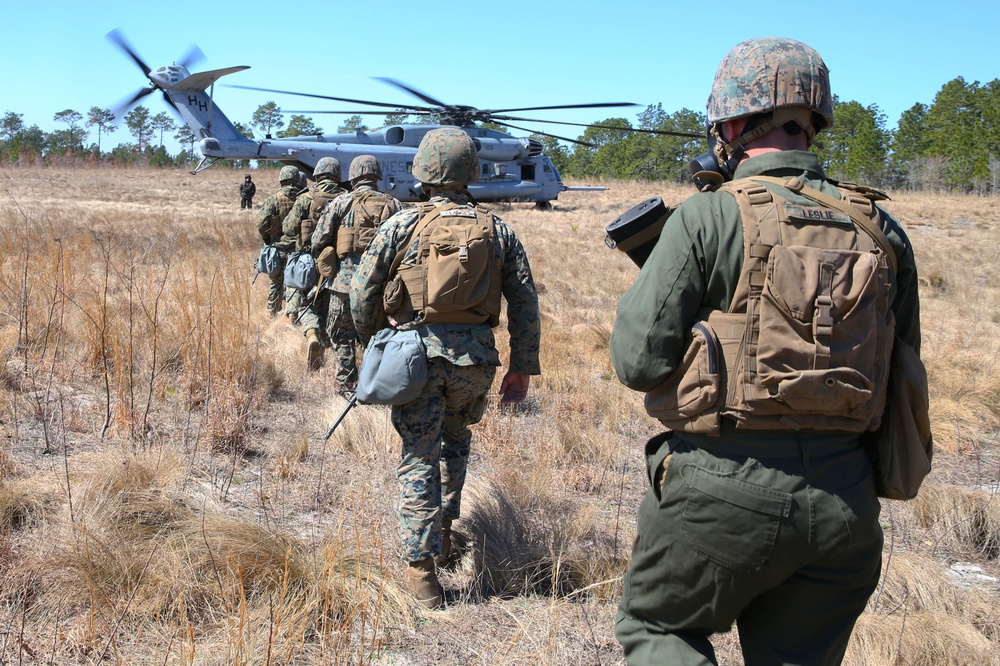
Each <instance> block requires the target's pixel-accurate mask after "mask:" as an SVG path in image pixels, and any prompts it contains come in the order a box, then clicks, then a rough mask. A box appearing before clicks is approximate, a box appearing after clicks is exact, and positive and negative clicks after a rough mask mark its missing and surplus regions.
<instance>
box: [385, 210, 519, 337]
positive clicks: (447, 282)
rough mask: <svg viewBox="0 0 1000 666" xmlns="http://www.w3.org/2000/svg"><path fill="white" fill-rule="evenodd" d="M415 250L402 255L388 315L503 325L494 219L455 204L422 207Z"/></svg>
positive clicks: (393, 275) (389, 289) (389, 290)
mask: <svg viewBox="0 0 1000 666" xmlns="http://www.w3.org/2000/svg"><path fill="white" fill-rule="evenodd" d="M419 210H420V212H419V215H418V217H417V223H416V225H415V227H414V229H413V232H412V235H411V236H410V241H409V244H408V248H409V247H413V246H416V249H417V253H416V257H415V258H414V259H412V260H411V262H409V263H402V260H403V257H404V256H405V255H407V254H409V251H408V249H404V250H402V251H400V252H399V253H398V254H397V256H396V260H395V261H394V262H393V265H392V269H391V270H390V272H389V282H388V283H387V284H386V288H385V292H384V295H383V305H384V306H385V312H386V314H388V315H392V316H393V317H394V318H395V319H397V320H398V321H411V320H419V321H420V322H421V323H449V324H481V323H488V324H489V325H490V326H496V325H497V324H499V322H500V296H501V268H502V266H501V262H499V261H498V260H497V257H496V239H495V236H496V229H495V226H494V223H493V214H492V213H491V212H490V211H489V210H487V209H486V208H483V207H482V206H476V207H475V208H469V207H467V206H459V205H457V204H454V203H449V204H445V205H444V206H435V205H434V204H430V203H424V204H420V206H419Z"/></svg>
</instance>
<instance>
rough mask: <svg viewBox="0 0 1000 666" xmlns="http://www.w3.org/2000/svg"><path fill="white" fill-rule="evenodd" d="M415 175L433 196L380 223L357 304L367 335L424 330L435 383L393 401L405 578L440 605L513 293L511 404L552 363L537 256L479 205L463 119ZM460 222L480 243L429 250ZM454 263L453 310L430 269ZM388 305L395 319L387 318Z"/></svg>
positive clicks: (438, 135)
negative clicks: (443, 568) (462, 274)
mask: <svg viewBox="0 0 1000 666" xmlns="http://www.w3.org/2000/svg"><path fill="white" fill-rule="evenodd" d="M413 175H414V176H416V178H417V179H418V180H420V182H421V183H423V187H424V191H425V192H427V194H428V195H430V201H429V202H427V203H425V204H421V205H419V206H417V207H416V208H411V209H405V210H403V211H401V212H399V213H397V214H396V215H394V216H393V217H392V218H390V219H389V220H388V221H387V222H386V223H385V224H383V225H382V226H381V227H379V229H378V231H377V232H376V234H375V238H374V239H373V240H372V243H371V245H369V247H368V249H367V251H366V252H365V253H364V255H362V257H361V261H360V263H359V264H358V266H357V269H356V270H355V273H354V278H353V280H352V281H351V313H352V314H353V316H354V323H355V325H356V326H357V330H358V333H359V334H360V336H361V338H362V340H363V341H365V342H367V341H368V339H369V338H371V337H372V336H373V335H374V334H375V333H376V331H377V330H378V329H379V328H381V327H383V326H385V325H386V323H388V325H391V326H393V327H396V328H400V329H417V330H419V331H420V337H421V340H422V342H423V345H424V347H425V351H426V354H427V374H428V380H427V384H426V386H425V387H424V388H423V391H422V393H421V394H420V395H419V396H418V397H417V398H415V399H414V400H413V401H411V402H409V403H407V404H404V405H394V406H393V407H392V424H393V427H394V428H395V429H396V432H397V433H398V434H399V436H400V438H401V439H402V460H401V461H400V463H399V466H398V467H397V470H396V474H397V479H398V483H399V493H400V506H399V521H400V524H399V528H400V538H401V541H402V550H403V556H404V558H405V559H406V561H407V562H408V566H407V568H406V571H405V573H404V576H403V581H404V584H405V585H406V587H407V588H408V589H409V590H410V591H411V592H413V594H414V595H415V596H416V597H417V599H418V600H419V601H420V602H421V603H422V604H423V605H424V606H426V607H428V608H433V607H436V606H439V605H440V604H441V603H442V602H443V592H442V590H441V586H440V584H439V582H438V577H437V566H438V565H439V564H444V563H446V562H447V561H448V560H449V558H450V557H451V554H452V543H451V530H452V523H453V521H455V520H457V519H458V518H459V516H460V509H461V497H462V488H463V486H464V484H465V475H466V468H467V466H468V461H469V451H470V444H471V440H472V433H471V432H470V431H469V426H470V425H472V424H474V423H477V422H478V421H479V420H480V419H481V418H482V416H483V412H484V410H485V406H486V392H487V391H488V390H489V388H490V386H491V385H492V382H493V379H494V376H495V374H496V368H497V367H498V366H500V355H499V353H498V352H497V349H496V344H495V340H494V337H493V328H494V327H495V326H497V325H498V323H499V318H500V299H501V293H502V294H503V297H504V298H506V300H507V318H508V331H509V333H510V367H509V370H508V372H507V374H506V375H505V376H504V378H503V381H502V382H501V384H500V393H501V394H502V396H503V397H502V401H503V402H512V403H513V402H520V401H522V400H524V398H525V396H527V393H528V386H529V382H530V376H531V375H537V374H539V372H540V370H539V361H538V351H539V339H540V328H539V320H540V315H539V310H538V295H537V293H536V291H535V284H534V281H533V280H532V277H531V269H530V267H529V265H528V258H527V256H526V255H525V252H524V248H523V247H522V246H521V243H520V241H519V240H518V238H517V236H516V235H515V233H514V231H513V230H512V229H511V228H510V227H508V226H507V225H506V224H504V223H503V221H502V220H500V218H498V217H496V216H495V215H493V213H492V212H490V211H489V210H487V209H485V208H483V207H481V206H475V205H473V203H472V199H471V195H470V194H469V191H468V188H467V186H468V185H469V184H470V183H474V182H476V181H477V180H478V179H479V157H478V155H477V154H476V147H475V144H474V143H473V142H472V139H471V138H470V137H469V135H468V134H467V133H465V132H464V131H462V130H461V129H458V128H455V127H443V128H440V129H436V130H432V131H430V132H428V133H427V134H426V135H425V136H424V138H423V139H422V140H421V142H420V146H419V147H418V148H417V154H416V156H415V158H414V160H413ZM453 225H454V226H453ZM452 231H457V232H461V233H459V235H460V236H463V237H465V238H467V239H468V238H472V237H475V239H476V241H477V242H475V243H473V242H472V241H470V242H469V243H468V244H466V245H463V248H460V251H459V252H456V253H451V255H450V258H448V257H445V256H444V255H442V254H441V253H438V252H425V249H426V250H429V249H430V246H432V245H434V243H436V242H437V241H436V240H435V239H436V238H440V237H448V236H450V235H453V234H450V233H449V232H452ZM438 232H441V233H440V235H438ZM478 241H483V242H478ZM451 261H464V265H463V269H464V270H465V271H466V272H467V273H468V274H470V277H469V280H471V281H469V280H466V279H460V280H458V281H457V282H456V283H455V284H456V286H457V289H456V290H454V291H450V292H449V294H453V295H457V298H458V301H457V302H451V303H450V306H449V307H454V308H455V309H454V310H449V311H448V312H443V311H442V310H444V309H447V308H445V307H444V306H443V303H442V302H441V298H442V295H441V294H439V293H437V292H436V290H431V289H429V288H428V284H429V282H430V281H431V278H429V277H427V276H436V277H435V278H434V281H435V282H436V281H437V278H438V277H442V276H443V275H442V274H444V273H448V274H449V275H450V276H454V275H455V273H454V272H453V271H452V269H453V268H454V264H452V263H450V262H451ZM437 262H440V263H437ZM394 264H395V265H394ZM420 275H423V276H424V278H423V279H420V277H419V276H420ZM404 277H405V278H406V279H405V280H404ZM459 294H460V295H459ZM470 294H475V298H468V296H469V295H470ZM445 298H447V296H445ZM383 308H384V310H385V313H386V315H387V316H388V319H387V321H386V320H383V319H382V318H381V317H380V316H379V313H380V311H381V310H382V309H383ZM436 559H437V561H435V560H436Z"/></svg>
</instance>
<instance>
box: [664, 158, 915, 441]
mask: <svg viewBox="0 0 1000 666" xmlns="http://www.w3.org/2000/svg"><path fill="white" fill-rule="evenodd" d="M765 184H768V185H772V186H775V185H776V186H778V187H777V188H774V189H770V188H768V187H766V186H765ZM781 188H787V189H788V190H790V191H792V192H794V193H797V194H800V195H801V196H803V197H805V198H807V199H810V200H812V201H813V202H815V203H817V204H818V205H815V206H809V205H806V206H803V205H799V204H795V203H793V202H791V201H789V200H787V199H785V198H784V197H783V196H781V194H780V192H781V191H782V190H781ZM838 188H839V189H840V194H841V198H840V199H837V198H834V197H830V196H828V195H825V194H823V193H822V192H820V191H819V190H815V189H812V188H809V187H806V186H805V185H804V183H803V182H802V181H801V180H799V179H798V178H791V179H783V178H773V177H766V176H758V177H754V178H747V179H741V180H736V181H732V182H729V183H726V184H724V185H723V186H722V187H721V189H722V190H725V191H727V192H729V193H731V194H732V195H733V196H734V197H735V198H736V201H737V203H738V205H739V208H740V213H741V215H742V218H743V235H744V263H743V270H742V273H741V274H740V278H739V282H738V284H737V287H736V291H735V294H734V296H733V299H732V302H731V303H730V305H729V309H728V311H726V312H723V311H719V310H715V311H711V312H707V313H703V315H704V316H702V317H701V318H700V319H699V321H697V322H696V323H695V324H694V326H693V328H692V330H691V332H690V338H689V344H688V347H687V350H686V352H685V355H684V358H683V360H682V362H681V364H680V366H679V367H678V368H677V370H675V371H674V372H673V373H672V374H671V376H670V377H669V378H668V379H667V380H666V381H665V382H664V383H663V384H662V385H660V386H658V387H657V388H656V389H654V390H653V391H650V392H649V393H648V394H646V400H645V402H646V410H647V412H648V413H649V414H650V415H651V416H653V417H655V418H657V419H659V420H660V421H661V422H662V423H663V424H664V425H665V426H667V427H668V428H670V429H672V430H681V431H685V432H696V433H705V434H718V433H719V429H720V419H721V417H722V416H725V417H727V418H729V419H731V420H732V421H734V422H735V424H736V427H737V428H743V429H751V430H762V429H764V430H782V429H791V430H799V429H802V428H806V429H814V430H839V431H848V432H864V431H868V430H875V429H877V428H878V427H879V424H880V421H881V418H882V415H883V412H884V408H885V402H886V386H887V378H888V373H889V359H890V353H891V350H892V345H893V332H894V328H895V319H894V317H893V313H892V310H891V309H890V307H889V306H890V288H891V275H894V274H895V273H896V265H895V261H896V257H895V253H894V252H893V250H892V248H891V246H890V245H889V243H888V240H887V239H886V238H885V235H884V234H883V233H882V231H881V228H880V227H879V226H878V220H879V211H878V208H877V207H876V206H875V201H878V200H881V199H885V198H887V197H886V196H885V195H884V194H882V193H880V192H878V191H876V190H871V189H868V188H863V187H859V186H851V185H846V184H845V185H839V186H838Z"/></svg>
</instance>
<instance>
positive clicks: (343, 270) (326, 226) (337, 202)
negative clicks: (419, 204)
mask: <svg viewBox="0 0 1000 666" xmlns="http://www.w3.org/2000/svg"><path fill="white" fill-rule="evenodd" d="M366 193H367V194H368V195H369V196H372V197H379V198H381V199H382V201H383V202H384V205H385V208H384V212H383V215H384V219H383V220H375V224H376V225H377V224H379V223H380V222H384V221H385V220H388V219H389V218H391V217H392V216H393V215H395V214H396V213H398V212H399V211H400V210H401V209H402V205H401V204H400V203H399V201H397V200H396V199H395V198H394V197H392V196H389V195H388V194H384V193H382V192H379V191H378V190H376V189H375V188H374V187H372V185H371V183H369V182H367V181H366V182H362V183H359V184H358V185H356V186H355V187H354V189H353V190H351V191H350V192H345V193H344V194H341V195H340V196H339V197H337V198H336V199H334V200H333V202H332V203H330V204H329V205H328V206H327V207H326V210H325V211H323V215H322V217H320V220H319V223H318V224H317V225H316V230H315V231H313V235H312V253H313V256H314V257H318V256H319V253H320V252H322V251H323V249H324V248H327V247H331V246H333V247H334V248H336V245H337V232H338V231H339V230H340V228H341V227H344V228H353V227H354V226H355V222H354V212H355V211H354V209H355V206H354V202H355V200H356V199H357V198H358V197H359V196H361V195H364V194H366ZM338 254H341V253H340V252H338ZM360 258H361V253H360V252H354V253H350V254H346V255H343V256H341V258H340V267H339V268H338V270H337V276H336V278H335V279H334V281H333V284H332V285H331V288H332V289H333V290H334V291H339V292H343V293H345V294H346V293H348V292H350V290H351V278H353V277H354V268H355V267H356V266H357V265H358V260H359V259H360Z"/></svg>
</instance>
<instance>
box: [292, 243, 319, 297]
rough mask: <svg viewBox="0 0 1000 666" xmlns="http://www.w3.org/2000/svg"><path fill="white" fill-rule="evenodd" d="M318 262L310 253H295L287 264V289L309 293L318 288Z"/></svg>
mask: <svg viewBox="0 0 1000 666" xmlns="http://www.w3.org/2000/svg"><path fill="white" fill-rule="evenodd" d="M316 281H317V270H316V261H315V260H314V259H313V257H312V255H311V254H309V253H308V252H293V253H291V254H290V255H288V261H287V262H286V263H285V287H286V288H288V289H298V290H299V291H309V290H310V289H312V288H313V287H315V286H316Z"/></svg>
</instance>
